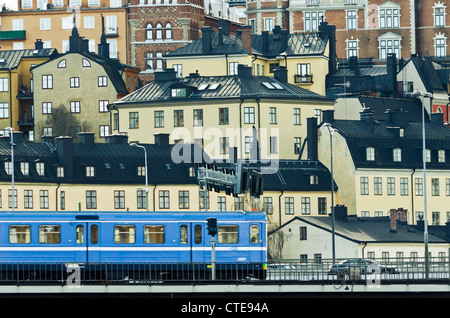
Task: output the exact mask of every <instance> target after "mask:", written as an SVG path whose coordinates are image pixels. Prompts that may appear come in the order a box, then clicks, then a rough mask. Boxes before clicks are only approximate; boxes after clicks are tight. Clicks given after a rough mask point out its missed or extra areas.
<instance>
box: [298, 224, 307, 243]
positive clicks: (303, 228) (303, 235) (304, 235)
mask: <svg viewBox="0 0 450 318" xmlns="http://www.w3.org/2000/svg"><path fill="white" fill-rule="evenodd" d="M299 233H300V241H304V240H307V237H308V236H307V231H306V226H300V232H299Z"/></svg>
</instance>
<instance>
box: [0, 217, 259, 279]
mask: <svg viewBox="0 0 450 318" xmlns="http://www.w3.org/2000/svg"><path fill="white" fill-rule="evenodd" d="M210 216H214V217H215V218H216V219H217V227H218V233H217V236H216V242H217V243H216V247H215V260H216V263H217V264H218V267H217V268H218V270H219V271H223V275H229V274H227V273H231V272H233V271H228V267H229V266H235V267H236V266H246V267H248V266H252V267H254V273H255V276H257V277H262V276H263V275H264V264H265V262H266V258H267V249H266V244H267V242H266V239H267V237H266V217H265V214H264V213H262V212H212V213H211V212H209V213H206V212H189V213H183V212H161V213H160V212H150V213H148V212H118V213H116V212H99V213H95V212H48V213H26V212H15V213H2V214H0V264H27V265H30V264H33V265H36V264H79V265H80V264H81V266H82V268H84V269H86V270H87V268H89V269H95V271H96V272H98V271H99V268H100V269H101V268H104V267H102V266H103V265H104V264H110V265H122V266H123V267H125V266H129V265H130V264H151V265H152V266H159V267H161V266H162V265H168V264H171V267H170V268H172V265H174V266H173V268H175V266H176V265H179V264H183V265H184V266H186V265H189V264H190V267H191V268H192V267H193V266H194V264H195V267H196V268H201V269H202V270H203V271H202V272H203V273H205V272H206V271H205V270H204V269H206V268H210V267H211V266H209V265H210V264H211V261H212V260H211V255H212V251H211V236H210V235H209V234H208V230H207V226H206V223H207V220H206V219H207V218H208V217H210ZM188 267H189V266H188ZM109 268H111V267H109ZM127 268H129V267H127ZM166 268H167V267H166ZM121 272H123V271H121ZM165 272H167V270H166V271H165ZM175 272H177V273H178V270H177V271H175V270H174V273H175ZM187 272H189V273H192V272H191V271H187ZM174 273H169V274H168V275H171V276H174ZM132 274H133V273H130V272H129V271H125V273H124V274H123V276H131V275H132ZM177 275H178V274H177ZM116 278H118V279H120V277H116ZM176 278H180V277H178V276H177V277H176ZM233 278H236V277H233Z"/></svg>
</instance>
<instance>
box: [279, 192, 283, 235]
mask: <svg viewBox="0 0 450 318" xmlns="http://www.w3.org/2000/svg"><path fill="white" fill-rule="evenodd" d="M283 193H284V190H281V194H280V196H279V197H278V215H279V218H280V227H281V197H282V196H283Z"/></svg>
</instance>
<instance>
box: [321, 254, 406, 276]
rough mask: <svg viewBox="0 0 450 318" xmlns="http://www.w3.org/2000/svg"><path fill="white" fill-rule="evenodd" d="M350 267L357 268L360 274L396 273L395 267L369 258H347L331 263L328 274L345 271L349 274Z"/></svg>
mask: <svg viewBox="0 0 450 318" xmlns="http://www.w3.org/2000/svg"><path fill="white" fill-rule="evenodd" d="M351 269H359V270H360V273H361V274H371V273H391V274H395V273H397V270H396V268H395V267H391V266H386V265H382V264H380V263H376V262H374V261H373V260H370V259H360V258H357V259H349V260H345V261H342V262H339V263H337V264H334V265H331V266H330V268H329V270H328V274H330V275H332V274H338V273H345V274H350V270H351Z"/></svg>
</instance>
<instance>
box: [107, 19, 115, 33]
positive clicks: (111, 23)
mask: <svg viewBox="0 0 450 318" xmlns="http://www.w3.org/2000/svg"><path fill="white" fill-rule="evenodd" d="M116 33H117V17H116V16H115V15H109V16H106V34H116Z"/></svg>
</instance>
